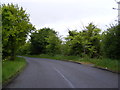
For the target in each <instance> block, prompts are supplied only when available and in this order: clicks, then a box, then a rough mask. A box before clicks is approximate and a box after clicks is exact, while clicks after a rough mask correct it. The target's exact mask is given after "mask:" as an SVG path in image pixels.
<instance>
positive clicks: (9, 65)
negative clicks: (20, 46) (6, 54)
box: [2, 57, 26, 84]
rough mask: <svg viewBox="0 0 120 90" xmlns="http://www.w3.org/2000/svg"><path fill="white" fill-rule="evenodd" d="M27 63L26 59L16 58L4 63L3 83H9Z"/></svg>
mask: <svg viewBox="0 0 120 90" xmlns="http://www.w3.org/2000/svg"><path fill="white" fill-rule="evenodd" d="M25 64H26V62H25V59H24V58H21V57H16V60H14V61H9V60H3V61H2V83H3V84H4V83H5V82H7V81H8V80H9V79H10V78H11V77H13V76H14V75H15V74H17V72H19V71H20V70H21V69H22V68H23V67H24V66H25Z"/></svg>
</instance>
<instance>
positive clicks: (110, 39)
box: [102, 25, 120, 59]
mask: <svg viewBox="0 0 120 90" xmlns="http://www.w3.org/2000/svg"><path fill="white" fill-rule="evenodd" d="M102 51H103V55H104V56H105V57H107V58H112V59H120V25H117V26H115V25H113V26H111V27H110V28H108V29H107V31H105V32H104V33H103V39H102Z"/></svg>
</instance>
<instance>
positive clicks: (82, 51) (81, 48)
mask: <svg viewBox="0 0 120 90" xmlns="http://www.w3.org/2000/svg"><path fill="white" fill-rule="evenodd" d="M100 31H101V30H100V29H99V28H97V27H96V26H95V25H93V24H92V23H90V24H89V25H88V26H86V27H85V29H84V30H82V31H80V32H77V31H76V30H73V31H69V32H68V33H69V36H68V37H66V40H67V42H66V47H68V50H67V51H68V55H79V56H84V55H88V56H90V57H98V56H99V54H100V37H101V36H100Z"/></svg>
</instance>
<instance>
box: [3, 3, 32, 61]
mask: <svg viewBox="0 0 120 90" xmlns="http://www.w3.org/2000/svg"><path fill="white" fill-rule="evenodd" d="M33 29H34V28H33V26H32V24H31V23H30V22H29V15H28V14H27V13H26V12H25V10H23V8H22V7H20V8H19V7H18V5H13V4H7V5H5V4H3V5H2V37H3V38H2V41H3V42H2V43H3V59H4V58H8V57H9V59H10V60H14V58H15V55H16V51H17V49H18V48H19V47H20V46H21V45H23V44H24V43H25V40H26V37H27V35H28V33H29V32H30V31H31V30H33Z"/></svg>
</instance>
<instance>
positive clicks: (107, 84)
mask: <svg viewBox="0 0 120 90" xmlns="http://www.w3.org/2000/svg"><path fill="white" fill-rule="evenodd" d="M25 58H26V61H27V67H26V68H25V69H24V71H23V72H22V73H20V75H18V76H17V78H16V79H14V80H13V81H12V82H11V83H10V84H9V85H8V86H7V88H118V74H115V73H112V72H109V71H104V70H101V69H97V68H94V67H90V66H87V65H81V64H77V63H72V62H65V61H58V60H51V59H42V58H30V57H25Z"/></svg>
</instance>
